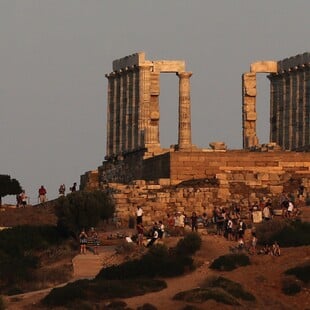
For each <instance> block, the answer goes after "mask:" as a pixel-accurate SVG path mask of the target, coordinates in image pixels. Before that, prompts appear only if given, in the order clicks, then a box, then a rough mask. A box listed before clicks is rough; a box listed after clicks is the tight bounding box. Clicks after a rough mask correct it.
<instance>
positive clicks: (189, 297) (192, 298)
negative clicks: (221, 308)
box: [173, 288, 240, 306]
mask: <svg viewBox="0 0 310 310" xmlns="http://www.w3.org/2000/svg"><path fill="white" fill-rule="evenodd" d="M173 299H175V300H184V301H187V302H194V303H203V302H205V301H207V300H209V299H213V300H215V301H217V302H220V303H223V304H226V305H232V306H238V305H240V304H239V302H238V301H237V300H236V299H235V298H233V297H232V296H231V295H229V294H227V293H226V292H225V291H224V290H222V289H221V288H205V289H202V288H195V289H192V290H189V291H183V292H180V293H177V294H176V295H175V296H174V297H173Z"/></svg>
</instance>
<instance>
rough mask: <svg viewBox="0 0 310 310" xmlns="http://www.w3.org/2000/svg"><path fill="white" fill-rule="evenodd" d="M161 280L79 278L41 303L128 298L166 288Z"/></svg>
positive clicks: (65, 304) (68, 304)
mask: <svg viewBox="0 0 310 310" xmlns="http://www.w3.org/2000/svg"><path fill="white" fill-rule="evenodd" d="M166 287H167V285H166V282H164V281H162V280H154V279H143V278H140V279H139V281H137V280H136V279H132V280H122V281H120V280H91V281H89V280H80V281H76V282H73V283H69V284H67V285H66V286H64V287H60V288H55V289H53V290H52V291H51V292H50V293H49V294H48V295H47V296H46V297H45V298H44V299H43V300H42V303H43V304H44V305H46V306H50V307H58V306H70V305H72V304H76V303H77V302H80V301H81V300H87V301H88V303H95V302H98V301H101V300H104V299H110V298H129V297H132V296H138V295H143V294H145V293H148V292H156V291H160V290H162V289H164V288H166Z"/></svg>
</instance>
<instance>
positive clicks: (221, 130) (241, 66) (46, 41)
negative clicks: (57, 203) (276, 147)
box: [0, 0, 310, 203]
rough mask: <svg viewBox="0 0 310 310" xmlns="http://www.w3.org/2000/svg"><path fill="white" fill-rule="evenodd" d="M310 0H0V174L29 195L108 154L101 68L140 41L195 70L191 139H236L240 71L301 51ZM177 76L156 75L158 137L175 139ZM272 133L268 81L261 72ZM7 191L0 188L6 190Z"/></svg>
mask: <svg viewBox="0 0 310 310" xmlns="http://www.w3.org/2000/svg"><path fill="white" fill-rule="evenodd" d="M309 12H310V1H309V0H295V1H291V0H278V1H276V0H268V1H267V0H260V1H256V0H255V1H254V0H156V1H155V0H152V1H151V0H109V1H107V0H0V104H1V110H0V149H1V153H0V154H1V155H0V174H10V175H11V176H12V177H14V178H17V179H18V180H19V181H20V183H21V185H22V186H23V187H24V189H25V190H26V192H28V194H29V196H30V198H31V203H35V202H36V197H37V190H38V188H39V186H40V185H41V184H43V185H45V186H46V188H47V190H48V198H50V199H52V198H55V197H57V194H58V192H57V190H58V187H59V185H60V184H61V183H65V184H66V186H67V188H69V186H71V185H72V183H73V182H78V183H79V177H80V175H81V174H83V173H84V172H85V171H88V170H93V169H96V168H97V167H98V166H99V165H101V163H102V161H103V160H104V156H105V141H106V98H107V94H106V89H107V80H106V78H105V74H106V73H109V72H111V71H112V61H113V60H114V59H117V58H121V57H123V56H126V55H130V54H132V53H135V52H139V51H145V53H146V56H147V58H148V59H150V60H158V59H167V60H169V59H180V60H185V61H186V65H187V70H188V71H193V76H192V78H191V87H192V93H191V96H192V97H191V98H192V139H193V143H195V144H196V145H197V146H199V147H208V145H209V143H210V142H212V141H224V142H226V144H227V145H228V147H229V148H230V149H235V148H241V147H242V126H241V75H242V73H243V72H246V71H248V70H249V66H250V64H251V63H252V62H255V61H258V60H281V59H283V58H286V57H289V56H294V55H297V54H300V53H303V52H309V50H310V43H309V42H310V41H309V29H310V19H309ZM177 85H178V79H177V77H176V76H175V75H173V74H168V75H161V96H160V109H161V123H160V124H161V127H160V129H161V133H165V134H161V144H162V145H163V146H169V145H171V144H175V143H176V142H177V102H178V88H177V87H178V86H177ZM258 91H259V94H258V134H259V138H260V142H261V143H264V142H268V135H269V89H268V80H267V79H266V76H265V75H262V76H260V77H259V83H258ZM4 201H6V199H4Z"/></svg>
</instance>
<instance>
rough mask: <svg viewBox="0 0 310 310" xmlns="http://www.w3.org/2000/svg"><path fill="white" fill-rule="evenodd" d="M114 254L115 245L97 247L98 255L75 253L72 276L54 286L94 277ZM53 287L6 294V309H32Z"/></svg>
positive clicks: (109, 261)
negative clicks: (68, 279)
mask: <svg viewBox="0 0 310 310" xmlns="http://www.w3.org/2000/svg"><path fill="white" fill-rule="evenodd" d="M114 254H115V246H105V247H99V249H98V255H94V253H92V252H90V251H88V252H87V254H85V255H81V254H79V255H76V256H75V257H74V258H73V259H72V264H73V278H72V280H71V281H69V282H66V283H62V284H60V285H57V286H56V287H61V286H65V285H66V284H68V283H70V282H74V281H76V280H79V279H85V278H87V279H92V278H94V277H95V276H96V275H97V274H98V273H99V271H100V270H101V269H102V267H103V266H104V265H106V264H109V263H111V261H112V260H113V257H114ZM53 288H54V287H51V288H46V289H43V290H39V291H33V292H27V293H24V294H18V295H14V296H6V297H5V301H6V304H7V307H8V309H14V310H15V309H16V310H17V309H18V310H19V309H32V308H33V307H35V305H36V304H37V303H39V301H40V300H41V299H42V298H44V296H46V295H47V294H48V293H49V292H50V291H51V290H52V289H53Z"/></svg>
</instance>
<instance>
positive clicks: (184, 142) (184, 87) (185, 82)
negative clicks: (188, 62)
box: [177, 72, 192, 150]
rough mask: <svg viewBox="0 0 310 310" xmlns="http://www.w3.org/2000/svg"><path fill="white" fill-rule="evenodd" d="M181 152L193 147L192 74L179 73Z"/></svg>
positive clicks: (179, 135)
mask: <svg viewBox="0 0 310 310" xmlns="http://www.w3.org/2000/svg"><path fill="white" fill-rule="evenodd" d="M177 75H178V77H179V133H178V148H179V150H183V149H188V148H190V147H191V146H192V137H191V99H190V80H189V79H190V77H191V76H192V72H179V73H177Z"/></svg>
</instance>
